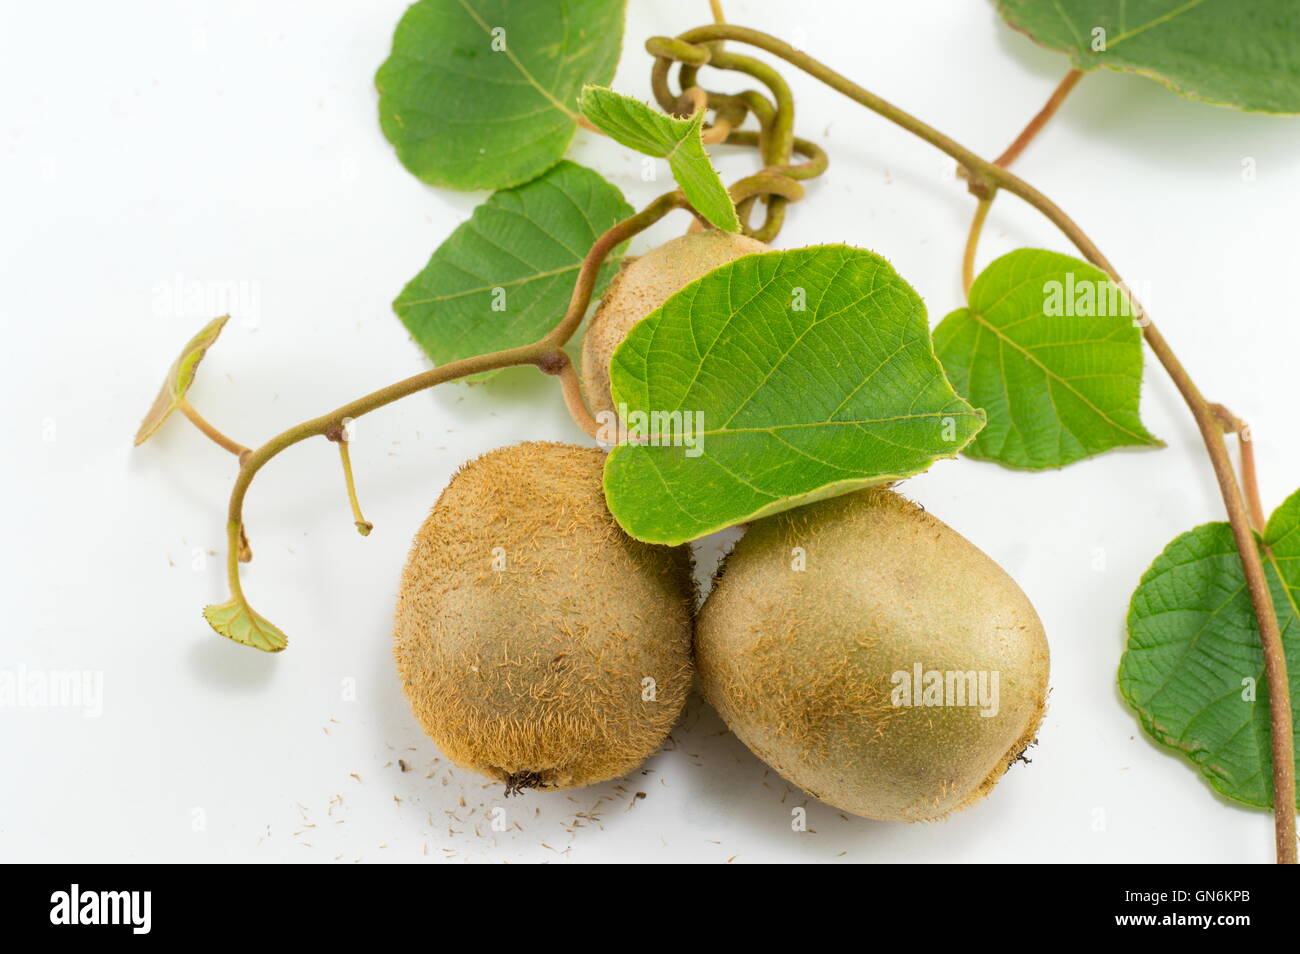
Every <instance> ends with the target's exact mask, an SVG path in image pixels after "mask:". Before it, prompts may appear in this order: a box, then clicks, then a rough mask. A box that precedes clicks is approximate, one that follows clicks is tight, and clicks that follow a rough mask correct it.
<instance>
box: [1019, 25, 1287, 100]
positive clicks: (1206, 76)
mask: <svg viewBox="0 0 1300 954" xmlns="http://www.w3.org/2000/svg"><path fill="white" fill-rule="evenodd" d="M998 9H999V11H1000V12H1001V13H1002V16H1003V18H1004V19H1006V21H1007V22H1008V23H1009V24H1011V25H1012V26H1013V27H1015V28H1016V29H1018V30H1021V31H1023V32H1024V33H1027V34H1029V36H1030V37H1032V38H1033V39H1034V40H1036V41H1037V42H1039V43H1041V44H1042V45H1043V46H1048V47H1051V48H1052V49H1055V50H1063V51H1065V52H1067V53H1069V54H1070V59H1071V60H1072V61H1073V63H1074V66H1075V67H1076V68H1077V69H1081V70H1093V69H1096V68H1097V67H1099V66H1104V67H1106V68H1107V69H1112V70H1120V71H1124V72H1132V73H1141V74H1142V75H1144V76H1149V77H1151V78H1152V79H1154V80H1157V81H1159V82H1161V83H1163V84H1164V85H1165V86H1168V87H1169V88H1170V89H1172V90H1174V91H1175V92H1177V93H1179V94H1181V95H1183V96H1186V97H1188V98H1190V99H1199V100H1202V101H1204V102H1207V103H1214V104H1215V105H1218V106H1232V107H1234V108H1236V109H1243V110H1247V111H1250V112H1263V113H1300V5H1297V4H1296V3H1295V0H1068V2H1063V0H998Z"/></svg>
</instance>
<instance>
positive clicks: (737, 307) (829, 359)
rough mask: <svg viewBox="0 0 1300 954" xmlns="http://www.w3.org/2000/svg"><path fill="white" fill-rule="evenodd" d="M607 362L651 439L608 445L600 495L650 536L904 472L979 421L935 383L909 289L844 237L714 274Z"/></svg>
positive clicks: (617, 398) (925, 330)
mask: <svg viewBox="0 0 1300 954" xmlns="http://www.w3.org/2000/svg"><path fill="white" fill-rule="evenodd" d="M610 372H611V379H612V392H613V397H614V404H615V406H616V407H618V408H619V411H620V415H621V416H622V418H623V420H624V421H625V422H626V423H627V425H628V428H629V430H630V431H632V432H633V435H634V436H635V437H640V438H642V439H643V440H644V439H645V438H653V439H654V441H655V442H641V443H624V444H621V445H620V446H618V447H615V448H614V450H613V452H612V453H611V454H610V456H609V459H608V460H607V461H606V464H605V494H606V497H607V499H608V501H609V508H610V511H611V512H612V513H613V514H614V516H615V517H616V518H617V519H618V521H619V523H620V524H622V526H623V528H624V529H625V530H627V531H628V533H630V534H631V535H632V536H634V537H636V538H638V539H641V540H648V541H651V542H655V543H673V544H675V543H681V542H684V541H686V540H692V539H695V538H696V537H700V536H703V535H704V534H706V533H711V532H713V531H714V530H720V529H722V528H723V527H727V526H731V525H732V524H736V523H740V522H742V521H746V520H752V519H755V518H757V517H762V516H766V515H767V514H772V513H777V512H779V511H781V510H788V509H790V508H792V507H796V506H799V505H801V504H805V503H810V502H811V501H813V500H817V499H820V498H823V497H832V496H835V495H837V494H843V493H848V492H849V491H852V490H857V489H859V488H862V487H866V486H870V485H872V484H879V483H884V482H886V481H890V480H895V479H898V478H902V477H908V476H911V475H913V474H916V473H919V472H921V471H923V470H925V469H926V468H927V467H929V466H930V464H931V463H932V462H933V461H934V460H935V459H936V458H940V457H952V456H954V455H956V454H957V452H958V451H960V450H961V449H962V448H963V447H964V446H965V445H966V444H967V443H968V442H969V441H970V440H971V438H972V437H973V436H974V435H975V433H976V432H977V431H978V430H979V428H980V426H981V424H982V420H983V416H982V415H981V414H980V412H979V411H976V410H974V409H972V408H971V407H970V405H969V404H967V403H966V402H965V401H963V400H962V399H961V398H960V397H958V396H957V395H956V394H955V393H954V392H953V390H952V387H951V386H950V385H949V384H948V381H947V379H946V378H945V377H944V374H943V368H942V367H941V366H940V365H939V362H938V361H937V360H936V358H935V356H934V349H933V347H932V345H931V342H930V331H929V327H928V324H927V322H926V317H925V306H924V305H923V304H922V303H921V299H920V298H919V297H918V296H917V294H916V292H915V291H913V290H912V288H911V286H910V285H908V284H907V282H905V281H903V279H901V278H900V277H899V276H898V274H897V273H896V272H895V271H894V270H893V269H892V268H891V267H890V266H889V263H888V262H886V261H885V260H884V259H883V258H881V257H880V256H879V255H876V254H874V253H872V252H867V251H863V250H862V249H856V248H849V247H847V246H844V245H823V246H815V247H813V248H805V249H797V250H795V251H789V252H766V253H763V254H758V255H747V256H745V257H744V258H741V259H738V260H737V261H735V262H732V263H731V264H729V265H724V266H723V267H721V268H719V269H716V270H714V271H712V272H710V273H709V274H708V275H705V276H704V277H703V278H701V279H699V280H698V281H695V282H693V283H691V284H690V285H687V286H686V287H685V288H683V289H682V290H681V291H680V292H678V293H677V294H676V295H674V296H673V297H672V298H670V299H668V301H666V302H665V303H664V304H663V305H662V306H661V307H660V308H658V309H657V310H655V311H653V312H651V313H650V314H649V315H648V316H647V317H646V318H644V319H643V320H642V321H641V322H640V323H639V324H637V325H636V326H635V327H634V328H633V329H632V331H631V333H630V334H629V335H628V337H627V338H626V340H624V341H623V343H622V344H621V345H619V347H618V349H617V350H616V351H615V352H614V357H613V358H612V360H611V362H610ZM642 413H644V414H658V415H660V417H659V418H658V420H659V421H660V422H661V426H660V427H654V426H650V427H646V426H642V425H643V422H641V421H640V420H639V416H640V414H642ZM674 414H676V415H678V417H677V418H676V419H674V418H673V417H672V415H674ZM665 420H667V421H671V422H672V425H673V426H672V427H665V426H662V422H663V421H665ZM679 425H680V426H679ZM687 425H689V426H690V427H693V428H695V430H694V431H693V432H687V430H686V426H687Z"/></svg>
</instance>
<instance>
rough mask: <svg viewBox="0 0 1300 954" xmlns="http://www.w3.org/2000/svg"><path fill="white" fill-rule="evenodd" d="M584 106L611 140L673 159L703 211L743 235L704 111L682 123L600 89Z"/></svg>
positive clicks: (586, 93)
mask: <svg viewBox="0 0 1300 954" xmlns="http://www.w3.org/2000/svg"><path fill="white" fill-rule="evenodd" d="M578 106H579V108H580V109H581V110H582V115H584V116H586V117H587V118H588V119H590V120H591V121H592V122H593V123H594V124H595V125H596V126H597V127H599V128H600V130H601V131H602V132H604V133H605V134H606V135H608V136H609V137H610V138H611V139H613V140H615V141H617V142H621V143H622V144H623V145H625V146H627V147H628V148H630V149H635V150H636V151H637V152H643V153H645V154H646V155H647V156H658V157H659V158H660V159H667V160H668V168H669V169H671V170H672V173H673V178H674V179H676V180H677V184H678V185H680V186H681V187H682V192H684V193H685V194H686V198H688V199H689V200H690V202H691V205H693V206H695V210H696V211H697V212H699V213H700V214H701V215H702V216H704V217H705V218H706V219H708V220H709V221H710V222H712V223H713V224H714V225H715V226H717V227H718V228H720V229H724V230H725V231H728V232H739V231H740V219H739V218H738V217H737V215H736V206H735V203H733V202H732V201H731V196H730V194H728V192H727V188H726V186H724V185H723V184H722V180H721V179H720V178H718V172H717V170H716V169H714V168H713V163H712V162H710V161H709V154H708V152H706V151H705V149H704V140H703V139H702V138H701V136H702V133H703V130H704V111H703V110H700V111H699V112H697V113H696V114H695V115H694V116H692V117H691V118H690V119H677V118H676V117H674V116H669V115H666V114H665V113H661V112H659V111H657V110H654V109H651V108H650V107H649V106H647V105H646V104H645V103H643V102H641V101H640V100H636V99H632V98H631V97H628V96H623V95H622V94H620V93H616V92H614V91H613V90H612V89H605V88H603V87H600V86H588V87H586V88H585V89H583V91H582V99H581V100H579V102H578Z"/></svg>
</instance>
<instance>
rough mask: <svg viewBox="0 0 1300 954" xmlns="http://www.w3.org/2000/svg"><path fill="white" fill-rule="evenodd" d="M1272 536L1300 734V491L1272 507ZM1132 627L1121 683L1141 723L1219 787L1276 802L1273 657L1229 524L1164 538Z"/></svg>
mask: <svg viewBox="0 0 1300 954" xmlns="http://www.w3.org/2000/svg"><path fill="white" fill-rule="evenodd" d="M1263 543H1264V545H1265V547H1267V549H1263V550H1262V551H1261V552H1262V555H1263V558H1264V573H1265V575H1266V576H1267V577H1268V582H1269V590H1270V592H1271V594H1272V597H1273V608H1274V610H1275V611H1276V613H1277V620H1278V625H1279V628H1280V629H1281V631H1282V644H1283V647H1284V653H1285V656H1286V664H1287V673H1288V676H1289V679H1288V681H1289V684H1290V687H1291V702H1292V718H1293V724H1294V725H1295V729H1296V731H1297V733H1300V717H1297V716H1300V711H1297V710H1296V703H1297V702H1300V492H1297V493H1295V494H1292V495H1291V497H1290V498H1289V499H1288V500H1287V501H1286V502H1285V503H1284V504H1282V506H1281V507H1279V508H1278V509H1277V510H1276V511H1275V512H1274V514H1273V516H1272V518H1271V519H1270V520H1269V522H1268V527H1267V528H1266V529H1265V531H1264V536H1263ZM1128 634H1129V635H1128V648H1127V649H1126V650H1125V651H1124V657H1123V660H1122V661H1121V663H1120V667H1119V688H1120V692H1121V693H1122V694H1123V696H1124V698H1125V699H1127V700H1128V702H1129V704H1130V705H1131V706H1133V708H1134V709H1135V710H1137V714H1138V718H1139V720H1140V721H1141V723H1142V727H1143V728H1144V729H1145V730H1146V731H1147V733H1148V734H1149V735H1150V736H1151V737H1152V738H1153V739H1155V740H1156V741H1157V742H1159V743H1160V744H1161V745H1166V746H1168V747H1170V748H1172V749H1174V750H1176V751H1178V752H1180V753H1182V754H1183V755H1185V756H1186V757H1187V758H1189V759H1190V760H1191V761H1192V763H1193V764H1194V765H1196V767H1197V768H1198V769H1200V771H1201V774H1202V775H1204V776H1205V778H1206V779H1207V780H1208V781H1209V783H1210V785H1211V786H1213V788H1214V789H1215V791H1217V792H1219V793H1220V794H1222V795H1224V796H1226V797H1228V798H1231V799H1234V800H1235V801H1239V802H1243V803H1245V804H1247V805H1254V806H1257V807H1260V808H1267V807H1270V806H1271V805H1272V803H1273V786H1272V772H1273V756H1272V750H1271V748H1270V731H1269V708H1268V683H1267V681H1266V679H1265V675H1264V656H1263V652H1262V650H1261V649H1260V641H1259V628H1258V626H1257V625H1256V623H1255V614H1254V610H1253V607H1252V605H1251V601H1250V594H1249V593H1248V592H1247V589H1246V579H1245V575H1244V574H1243V572H1242V569H1241V560H1240V558H1239V556H1238V553H1237V548H1236V546H1235V544H1234V542H1233V536H1232V528H1231V527H1230V526H1229V525H1228V524H1226V523H1207V524H1205V525H1203V526H1200V527H1197V528H1196V529H1195V530H1191V531H1189V532H1187V533H1184V534H1183V535H1182V536H1180V537H1178V538H1177V539H1175V540H1174V541H1173V542H1172V543H1170V544H1169V546H1167V547H1165V550H1164V552H1163V553H1161V554H1160V556H1158V557H1157V558H1156V560H1155V562H1154V563H1153V564H1152V565H1151V568H1150V569H1149V570H1147V572H1146V573H1145V574H1143V576H1142V582H1141V583H1140V584H1139V585H1138V588H1137V591H1136V592H1134V594H1133V601H1132V604H1131V605H1130V607H1129V614H1128ZM1297 767H1298V768H1300V763H1298V765H1297ZM1298 807H1300V806H1298Z"/></svg>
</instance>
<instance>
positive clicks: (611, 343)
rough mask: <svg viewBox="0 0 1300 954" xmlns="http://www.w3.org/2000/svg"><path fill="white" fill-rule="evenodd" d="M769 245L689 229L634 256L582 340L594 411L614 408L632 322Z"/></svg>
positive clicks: (585, 383) (587, 390)
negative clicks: (613, 381) (614, 382)
mask: <svg viewBox="0 0 1300 954" xmlns="http://www.w3.org/2000/svg"><path fill="white" fill-rule="evenodd" d="M767 251H770V248H769V247H768V246H767V245H765V244H763V243H762V242H760V241H758V240H757V239H752V238H749V237H748V236H744V235H739V234H737V233H735V232H719V231H716V230H712V229H709V230H705V231H700V232H689V233H687V234H686V235H683V236H681V237H680V238H675V239H672V240H671V241H668V242H665V243H664V244H663V245H660V246H659V247H658V248H656V249H653V250H652V251H649V252H647V253H646V254H645V255H642V256H641V257H640V258H636V259H633V260H632V262H631V263H630V264H628V265H625V266H624V267H623V269H622V270H621V271H620V272H619V273H618V274H617V275H616V276H614V280H613V281H612V282H610V283H609V288H608V289H607V290H606V292H605V295H604V297H602V298H601V300H600V305H599V306H598V307H597V308H596V313H595V315H593V316H592V319H591V325H590V327H589V328H588V329H587V334H586V336H585V338H584V339H583V342H582V384H583V394H584V396H585V397H586V399H587V407H588V408H590V409H591V413H592V414H598V413H600V412H601V411H613V410H614V402H613V399H612V398H611V397H610V393H609V359H610V358H611V357H612V356H613V354H614V349H615V348H617V347H618V346H619V345H620V344H621V343H622V341H623V339H624V338H626V337H627V333H628V332H629V331H631V330H632V326H633V325H635V324H636V323H637V322H638V321H640V320H641V319H642V318H644V317H645V316H646V315H648V314H650V312H652V311H654V310H655V309H656V308H658V307H659V306H660V305H662V304H663V303H664V302H666V301H667V300H668V299H669V298H671V297H672V296H673V295H674V294H676V293H677V292H678V291H680V290H681V289H682V288H684V287H685V286H687V285H689V284H690V283H691V282H693V281H695V279H697V278H701V277H703V276H704V275H707V274H708V273H709V272H711V271H713V270H714V269H715V268H720V267H722V266H723V265H726V264H727V263H728V262H734V261H735V260H736V259H738V258H740V257H742V256H744V255H750V254H752V253H754V252H767Z"/></svg>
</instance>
